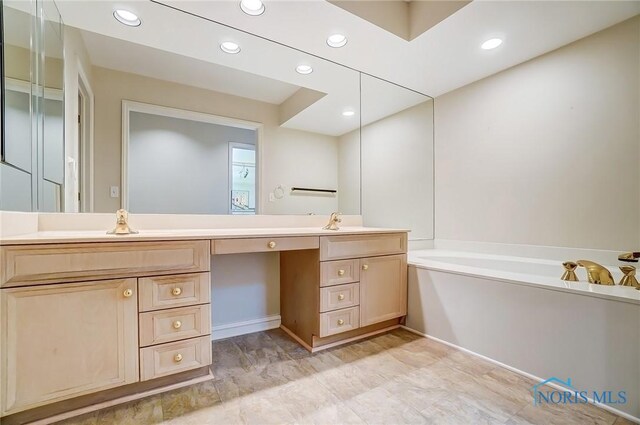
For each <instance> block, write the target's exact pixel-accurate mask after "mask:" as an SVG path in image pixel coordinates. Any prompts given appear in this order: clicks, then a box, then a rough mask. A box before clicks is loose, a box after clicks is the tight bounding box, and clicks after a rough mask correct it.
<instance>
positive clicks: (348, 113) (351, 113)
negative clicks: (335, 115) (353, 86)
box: [342, 109, 356, 117]
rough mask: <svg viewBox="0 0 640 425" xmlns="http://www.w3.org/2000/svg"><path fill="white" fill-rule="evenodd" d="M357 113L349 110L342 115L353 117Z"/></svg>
mask: <svg viewBox="0 0 640 425" xmlns="http://www.w3.org/2000/svg"><path fill="white" fill-rule="evenodd" d="M355 114H356V113H355V112H354V111H352V110H351V109H347V110H346V111H344V112H343V113H342V115H344V116H345V117H352V116H354V115H355Z"/></svg>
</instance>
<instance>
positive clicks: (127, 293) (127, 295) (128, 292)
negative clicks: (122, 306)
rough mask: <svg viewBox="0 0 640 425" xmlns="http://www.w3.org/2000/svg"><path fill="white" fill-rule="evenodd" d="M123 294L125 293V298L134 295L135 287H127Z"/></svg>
mask: <svg viewBox="0 0 640 425" xmlns="http://www.w3.org/2000/svg"><path fill="white" fill-rule="evenodd" d="M122 295H124V296H125V298H129V297H130V296H131V295H133V289H125V290H124V292H123V293H122Z"/></svg>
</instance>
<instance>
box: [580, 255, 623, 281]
mask: <svg viewBox="0 0 640 425" xmlns="http://www.w3.org/2000/svg"><path fill="white" fill-rule="evenodd" d="M576 264H577V265H578V266H580V267H584V268H585V269H586V270H587V277H588V278H589V283H595V284H596V285H615V283H614V281H613V276H611V272H610V271H609V270H607V268H606V267H604V266H601V265H600V264H598V263H594V262H593V261H588V260H578V261H576Z"/></svg>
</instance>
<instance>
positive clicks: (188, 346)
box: [140, 336, 211, 381]
mask: <svg viewBox="0 0 640 425" xmlns="http://www.w3.org/2000/svg"><path fill="white" fill-rule="evenodd" d="M210 364H211V338H210V337H209V336H203V337H200V338H194V339H188V340H186V341H180V342H172V343H169V344H162V345H156V346H155V347H147V348H142V349H141V350H140V380H141V381H148V380H150V379H154V378H160V377H161V376H166V375H171V374H174V373H179V372H184V371H187V370H190V369H197V368H199V367H203V366H207V365H210Z"/></svg>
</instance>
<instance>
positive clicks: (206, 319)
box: [140, 304, 211, 347]
mask: <svg viewBox="0 0 640 425" xmlns="http://www.w3.org/2000/svg"><path fill="white" fill-rule="evenodd" d="M210 333H211V306H210V305H209V304H203V305H197V306H194V307H182V308H172V309H170V310H162V311H152V312H148V313H141V314H140V346H141V347H145V346H147V345H155V344H162V343H165V342H170V341H177V340H180V339H186V338H193V337H197V336H202V335H208V334H210Z"/></svg>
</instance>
